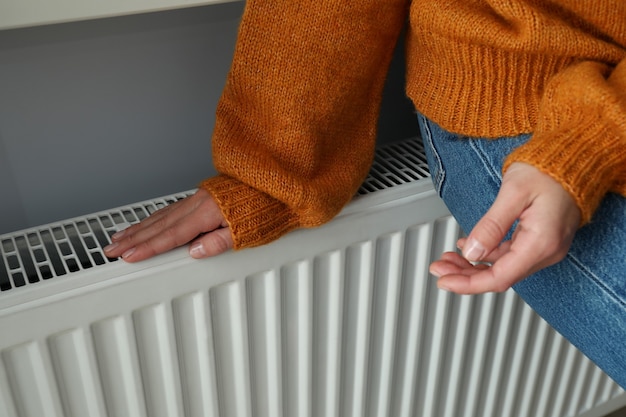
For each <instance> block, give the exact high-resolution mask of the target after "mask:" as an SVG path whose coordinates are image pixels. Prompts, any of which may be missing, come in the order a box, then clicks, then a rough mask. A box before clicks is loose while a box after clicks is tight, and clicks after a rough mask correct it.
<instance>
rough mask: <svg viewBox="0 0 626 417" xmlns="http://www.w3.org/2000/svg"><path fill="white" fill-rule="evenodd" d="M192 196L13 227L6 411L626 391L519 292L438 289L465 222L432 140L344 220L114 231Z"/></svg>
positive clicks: (275, 413)
mask: <svg viewBox="0 0 626 417" xmlns="http://www.w3.org/2000/svg"><path fill="white" fill-rule="evenodd" d="M180 197H182V196H172V197H169V198H165V199H161V200H157V201H152V202H144V203H137V204H133V205H131V206H128V207H123V208H120V209H114V210H110V211H107V212H101V213H96V214H94V215H89V216H85V217H83V218H78V219H72V220H67V221H63V222H59V223H55V224H50V225H46V226H41V227H36V228H33V229H29V230H25V231H21V232H18V233H14V234H10V235H3V236H0V244H1V250H2V252H1V256H0V289H1V290H2V292H0V353H1V361H0V416H2V417H5V416H6V417H14V416H19V417H53V416H54V417H59V416H68V417H69V416H71V417H104V416H111V417H125V416H128V417H143V416H147V417H160V416H163V417H175V416H189V417H191V416H193V417H195V416H198V417H200V416H201V417H208V416H226V417H230V416H233V417H239V416H242V417H243V416H267V417H280V416H285V417H286V416H297V417H306V416H341V417H361V416H426V417H428V416H436V417H439V416H446V417H447V416H449V417H458V416H463V417H465V416H480V417H482V416H505V417H509V416H528V417H540V416H549V417H559V416H586V417H592V416H602V415H604V414H606V413H608V412H610V411H613V410H614V409H616V408H619V407H620V406H623V405H625V404H626V393H625V392H624V391H623V390H622V389H620V388H619V387H618V386H617V385H616V384H615V383H614V382H612V381H611V380H610V379H609V378H608V377H607V376H606V375H605V374H604V373H602V372H601V371H600V370H599V369H598V368H597V367H595V366H594V365H593V364H592V363H591V362H589V361H588V360H587V359H586V358H584V357H583V356H582V355H581V354H580V353H579V352H578V351H577V350H576V349H574V348H573V347H572V346H571V345H570V344H569V343H567V342H566V341H565V340H564V339H562V338H561V337H560V336H559V335H557V334H556V333H555V332H554V331H553V330H552V329H551V328H550V327H549V326H548V325H546V324H545V322H543V321H542V320H541V319H540V318H538V317H537V316H536V315H535V314H534V313H533V312H532V311H531V310H530V309H529V308H528V307H526V306H525V305H524V304H523V302H521V301H520V300H519V299H518V298H517V296H516V295H515V294H514V293H513V292H507V293H505V294H500V295H495V294H487V295H482V296H474V297H469V296H457V295H452V294H449V293H446V292H442V291H439V290H437V288H436V286H435V283H434V280H433V278H432V277H430V276H429V275H428V272H427V271H428V264H429V262H430V260H431V259H433V258H434V257H437V256H438V255H439V254H440V253H441V252H442V251H444V250H451V249H453V248H454V244H455V241H456V239H457V237H458V236H459V233H460V232H459V229H458V227H457V225H456V223H455V222H454V221H453V220H452V219H451V218H450V217H449V215H448V212H447V211H446V209H445V207H444V206H443V204H442V203H441V201H440V200H439V198H438V197H437V196H436V194H435V193H434V191H433V187H432V185H431V183H430V179H429V178H428V173H427V171H426V162H425V159H424V156H423V151H422V148H421V144H420V143H419V142H418V141H415V140H408V141H403V142H399V143H395V144H392V145H389V146H387V147H386V148H383V149H380V150H379V151H378V153H377V159H376V162H375V165H374V168H373V170H372V174H371V175H370V177H369V179H368V180H367V182H366V183H365V185H364V186H363V188H362V189H361V191H360V195H359V196H357V197H356V198H355V199H354V201H353V202H352V203H351V204H350V205H349V206H348V207H347V208H346V209H345V210H344V211H343V212H342V213H341V214H340V215H339V216H338V217H337V218H336V219H335V220H333V221H332V222H331V223H330V224H328V225H325V226H323V227H321V228H319V229H314V230H307V231H296V232H294V233H291V234H289V235H288V236H286V237H284V238H282V239H280V240H279V241H277V242H275V243H273V244H270V245H267V246H264V247H260V248H256V249H251V250H243V251H240V252H231V253H227V254H225V255H222V256H219V257H216V258H213V259H208V260H204V261H195V260H192V259H190V258H188V256H187V252H186V250H184V249H180V250H175V251H172V252H170V253H167V254H165V255H162V256H159V257H157V258H155V259H152V260H149V261H147V262H143V263H139V264H135V265H128V264H124V263H123V262H122V261H115V262H112V261H110V260H107V259H106V258H105V257H104V256H103V254H102V251H101V247H102V246H103V245H104V244H106V243H107V241H108V235H110V234H111V233H113V232H115V231H116V230H118V228H121V227H123V226H124V225H126V224H127V223H132V222H135V221H137V220H138V219H141V218H143V217H145V216H146V215H148V213H149V212H152V211H154V210H155V209H156V208H157V207H158V206H160V205H164V204H167V203H168V202H170V201H173V200H175V199H177V198H180Z"/></svg>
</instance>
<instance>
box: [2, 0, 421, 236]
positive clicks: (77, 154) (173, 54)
mask: <svg viewBox="0 0 626 417" xmlns="http://www.w3.org/2000/svg"><path fill="white" fill-rule="evenodd" d="M243 4H244V3H243V2H235V3H227V4H221V5H213V6H206V7H198V8H192V9H185V10H175V11H168V12H160V13H150V14H145V15H137V16H126V17H117V18H110V19H101V20H94V21H87V22H78V23H68V24H61V25H51V26H44V27H37V28H29V29H18V30H9V31H0V233H5V232H9V231H13V230H17V229H22V228H25V227H30V226H34V225H37V224H42V223H47V222H51V221H55V220H60V219H64V218H68V217H72V216H76V215H81V214H85V213H89V212H93V211H99V210H104V209H107V208H111V207H115V206H119V205H123V204H128V203H131V202H135V201H139V200H144V199H149V198H153V197H157V196H161V195H164V194H169V193H174V192H178V191H182V190H186V189H190V188H193V187H195V185H196V184H197V183H198V181H199V180H200V179H202V178H205V177H207V176H210V175H212V174H213V173H214V169H213V167H212V165H211V151H210V134H211V130H212V126H213V123H214V112H215V106H216V104H217V100H218V98H219V95H220V92H221V90H222V87H223V84H224V81H225V77H226V73H227V71H228V68H229V65H230V60H231V58H232V52H233V48H234V43H235V37H236V32H237V26H238V23H239V19H240V16H241V12H242V9H243ZM401 49H402V46H400V47H399V51H400V50H401ZM403 65H404V64H403V60H402V56H401V54H400V53H398V54H397V56H396V58H395V61H394V64H393V66H392V70H391V76H390V80H391V81H392V82H390V83H389V85H388V86H387V89H386V92H385V98H384V102H383V112H382V115H381V120H380V140H381V141H385V140H391V139H399V138H403V137H407V136H412V135H415V134H416V129H417V127H416V124H415V121H414V117H413V115H412V114H411V110H412V109H411V106H410V104H409V103H408V101H407V100H406V98H405V97H404V94H403V78H402V73H403Z"/></svg>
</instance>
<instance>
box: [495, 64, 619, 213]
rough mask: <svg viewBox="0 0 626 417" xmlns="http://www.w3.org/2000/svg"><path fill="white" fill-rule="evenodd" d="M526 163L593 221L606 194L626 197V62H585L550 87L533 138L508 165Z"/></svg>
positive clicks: (570, 69)
mask: <svg viewBox="0 0 626 417" xmlns="http://www.w3.org/2000/svg"><path fill="white" fill-rule="evenodd" d="M513 162H526V163H528V164H531V165H534V166H535V167H537V168H539V169H540V170H541V171H543V172H545V173H547V174H549V175H551V176H552V177H553V178H554V179H555V180H557V181H558V182H559V183H560V184H561V185H563V187H564V188H565V189H566V190H567V191H568V192H569V193H570V194H571V195H572V197H573V198H574V200H575V201H576V203H577V204H578V207H579V208H580V211H581V214H582V220H581V224H585V223H587V222H589V221H590V220H591V217H592V216H593V213H594V211H595V210H596V208H597V207H598V205H599V204H600V202H601V200H602V199H603V197H604V196H605V195H606V194H607V193H608V192H616V193H619V194H621V195H624V196H626V59H625V60H622V61H621V62H619V63H618V64H617V65H616V66H614V67H612V66H609V65H605V64H601V63H597V62H591V61H584V62H579V63H577V64H574V65H572V66H570V67H568V68H566V69H565V70H563V71H562V72H560V73H558V74H556V75H555V76H554V78H553V79H551V80H550V82H549V83H548V85H547V86H546V89H545V92H544V94H543V96H542V100H541V103H540V108H539V119H538V124H537V127H536V129H535V132H534V133H533V137H532V138H531V139H530V140H529V141H528V142H527V143H526V144H525V145H523V146H521V147H519V148H518V149H516V150H515V151H514V152H513V153H511V155H509V157H508V158H507V161H506V163H505V169H506V168H507V167H508V166H509V165H510V164H511V163H513Z"/></svg>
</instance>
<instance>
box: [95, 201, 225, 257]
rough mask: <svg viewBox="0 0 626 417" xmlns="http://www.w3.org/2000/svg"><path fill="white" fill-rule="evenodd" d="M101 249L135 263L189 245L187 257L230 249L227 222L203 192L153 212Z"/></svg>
mask: <svg viewBox="0 0 626 417" xmlns="http://www.w3.org/2000/svg"><path fill="white" fill-rule="evenodd" d="M111 241H112V243H111V244H110V245H109V246H107V247H105V248H104V253H105V255H106V256H107V257H109V258H117V257H120V256H121V257H122V259H124V260H125V261H126V262H138V261H142V260H144V259H148V258H151V257H153V256H155V255H158V254H161V253H163V252H167V251H169V250H171V249H174V248H176V247H179V246H182V245H185V244H187V243H189V242H192V243H191V245H190V247H189V254H190V255H191V256H192V257H193V258H206V257H209V256H214V255H218V254H220V253H223V252H226V251H227V250H229V249H231V248H232V247H233V239H232V236H231V234H230V228H229V227H228V223H227V222H226V220H225V219H224V216H223V215H222V212H221V211H220V209H219V207H218V205H217V203H216V202H215V200H214V199H213V197H212V196H211V195H210V194H209V193H208V192H207V191H205V190H203V189H199V190H198V191H197V192H196V193H195V194H193V195H192V196H190V197H187V198H185V199H183V200H180V201H177V202H176V203H173V204H170V205H169V206H167V207H164V208H162V209H161V210H158V211H156V212H154V213H153V214H152V215H151V216H150V217H148V218H146V219H144V220H143V221H141V222H140V223H138V224H135V225H132V226H130V227H128V228H127V229H125V230H122V231H120V232H118V233H116V234H114V235H113V236H111Z"/></svg>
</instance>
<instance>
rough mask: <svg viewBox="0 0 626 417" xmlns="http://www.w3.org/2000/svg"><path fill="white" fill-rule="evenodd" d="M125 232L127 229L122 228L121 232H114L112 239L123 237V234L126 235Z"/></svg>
mask: <svg viewBox="0 0 626 417" xmlns="http://www.w3.org/2000/svg"><path fill="white" fill-rule="evenodd" d="M124 233H126V229H124V230H120V231H119V232H117V233H113V235H112V236H111V239H112V240H118V239H121V238H122V236H124Z"/></svg>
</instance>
